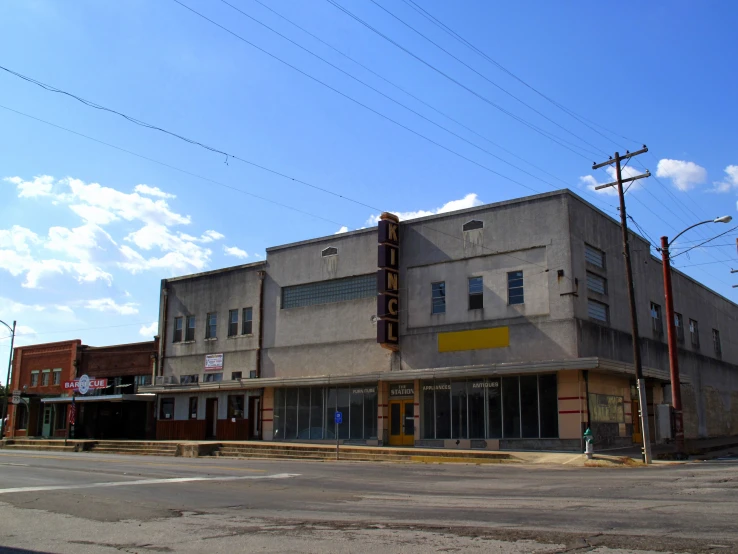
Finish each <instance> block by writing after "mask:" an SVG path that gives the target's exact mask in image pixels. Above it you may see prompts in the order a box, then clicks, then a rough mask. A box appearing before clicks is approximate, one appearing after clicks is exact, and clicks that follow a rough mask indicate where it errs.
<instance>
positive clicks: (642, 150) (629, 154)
mask: <svg viewBox="0 0 738 554" xmlns="http://www.w3.org/2000/svg"><path fill="white" fill-rule="evenodd" d="M646 152H648V147H647V146H646V145H645V144H644V145H643V148H641V149H640V150H637V151H636V152H627V153H626V154H625V156H618V157H619V159H620V161H623V160H627V159H628V158H632V157H633V156H637V155H638V154H645V153H646ZM614 163H615V158H610V159H609V160H607V161H606V162H602V163H598V164H592V169H599V168H601V167H605V166H606V165H611V164H614Z"/></svg>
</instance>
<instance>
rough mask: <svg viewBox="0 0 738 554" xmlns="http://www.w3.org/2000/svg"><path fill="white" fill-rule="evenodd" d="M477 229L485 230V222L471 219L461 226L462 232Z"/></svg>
mask: <svg viewBox="0 0 738 554" xmlns="http://www.w3.org/2000/svg"><path fill="white" fill-rule="evenodd" d="M477 229H484V221H480V220H479V219H471V220H469V221H467V222H466V223H464V224H463V225H462V226H461V230H462V231H475V230H477Z"/></svg>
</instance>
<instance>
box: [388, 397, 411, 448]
mask: <svg viewBox="0 0 738 554" xmlns="http://www.w3.org/2000/svg"><path fill="white" fill-rule="evenodd" d="M389 443H390V445H391V446H413V445H414V444H415V403H414V401H413V400H392V401H390V403H389Z"/></svg>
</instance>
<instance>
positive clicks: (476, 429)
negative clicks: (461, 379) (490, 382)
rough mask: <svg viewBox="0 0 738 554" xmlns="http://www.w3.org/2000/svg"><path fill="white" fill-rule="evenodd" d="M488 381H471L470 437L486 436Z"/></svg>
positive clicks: (469, 393) (469, 396)
mask: <svg viewBox="0 0 738 554" xmlns="http://www.w3.org/2000/svg"><path fill="white" fill-rule="evenodd" d="M486 385H487V383H486V381H484V380H479V381H469V382H468V383H467V395H468V399H469V400H468V402H469V438H470V439H483V438H484V389H485V386H486Z"/></svg>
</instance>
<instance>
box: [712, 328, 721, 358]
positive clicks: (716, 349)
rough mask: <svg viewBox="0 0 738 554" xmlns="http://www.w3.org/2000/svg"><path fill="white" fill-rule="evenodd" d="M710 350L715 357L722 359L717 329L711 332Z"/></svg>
mask: <svg viewBox="0 0 738 554" xmlns="http://www.w3.org/2000/svg"><path fill="white" fill-rule="evenodd" d="M712 348H713V350H714V352H715V357H717V358H722V357H723V345H722V343H721V342H720V331H719V330H717V329H713V330H712Z"/></svg>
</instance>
